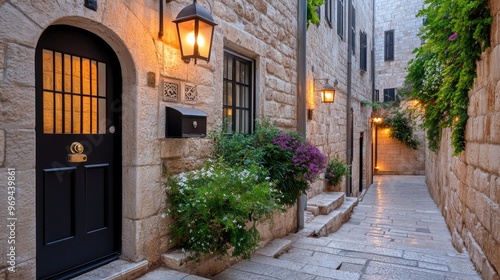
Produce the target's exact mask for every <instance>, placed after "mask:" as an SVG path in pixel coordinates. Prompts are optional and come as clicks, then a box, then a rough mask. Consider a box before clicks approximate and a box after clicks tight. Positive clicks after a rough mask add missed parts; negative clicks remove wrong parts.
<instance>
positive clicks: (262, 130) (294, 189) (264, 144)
mask: <svg viewBox="0 0 500 280" xmlns="http://www.w3.org/2000/svg"><path fill="white" fill-rule="evenodd" d="M213 137H214V139H215V149H214V151H215V152H214V156H215V157H220V158H222V159H223V160H224V161H226V162H228V163H229V164H233V165H243V166H245V165H248V164H256V165H259V166H261V167H262V168H264V169H266V170H268V172H269V176H270V178H271V180H272V181H274V182H276V185H275V188H276V189H278V190H279V191H280V192H281V193H282V194H283V199H281V200H280V201H279V203H280V204H282V205H288V206H290V205H293V204H295V202H296V199H297V197H298V196H299V195H300V194H302V193H305V191H306V190H307V188H308V187H309V183H311V182H313V181H314V180H316V179H317V178H318V175H319V174H320V173H322V172H323V171H324V170H325V167H326V160H327V157H326V156H325V155H324V154H322V153H321V152H320V151H319V150H318V148H317V147H315V146H313V145H312V144H311V143H309V142H307V141H305V140H304V139H303V138H302V137H301V136H300V135H299V134H297V133H292V132H288V133H284V132H281V131H280V130H279V129H278V128H276V127H275V126H273V125H272V124H270V123H268V122H262V123H259V124H258V125H257V129H256V131H255V133H253V134H251V135H241V134H233V135H226V134H224V133H220V134H217V135H214V136H213Z"/></svg>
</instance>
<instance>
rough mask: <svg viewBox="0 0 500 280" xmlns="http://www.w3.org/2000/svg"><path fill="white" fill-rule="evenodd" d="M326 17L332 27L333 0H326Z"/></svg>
mask: <svg viewBox="0 0 500 280" xmlns="http://www.w3.org/2000/svg"><path fill="white" fill-rule="evenodd" d="M325 18H326V22H327V23H328V25H330V27H332V26H333V25H332V0H326V2H325Z"/></svg>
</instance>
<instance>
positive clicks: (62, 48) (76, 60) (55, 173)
mask: <svg viewBox="0 0 500 280" xmlns="http://www.w3.org/2000/svg"><path fill="white" fill-rule="evenodd" d="M35 59H36V64H35V67H36V196H37V198H36V224H37V226H36V230H37V233H36V237H37V242H36V244H37V248H36V249H37V266H36V269H37V278H38V279H49V278H57V279H64V278H69V277H72V276H75V275H78V274H80V273H83V272H85V271H87V270H90V269H92V268H95V267H96V266H99V265H102V264H104V263H107V262H109V261H111V260H113V259H116V258H117V257H118V255H119V253H120V248H121V124H120V115H121V100H120V96H121V74H120V73H121V70H120V65H119V63H118V59H117V57H116V55H115V53H114V52H113V50H112V49H111V48H110V47H109V45H107V44H106V43H105V42H104V41H103V40H102V39H100V38H99V37H97V36H96V35H94V34H92V33H90V32H88V31H85V30H83V29H79V28H75V27H70V26H64V25H55V26H51V27H49V28H47V30H45V32H44V33H43V34H42V36H41V37H40V40H39V42H38V45H37V49H36V57H35Z"/></svg>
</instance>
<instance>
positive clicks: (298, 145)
mask: <svg viewBox="0 0 500 280" xmlns="http://www.w3.org/2000/svg"><path fill="white" fill-rule="evenodd" d="M273 143H274V144H276V145H277V146H278V147H279V148H280V149H281V150H284V151H290V152H291V153H292V163H293V165H294V167H295V169H296V170H297V171H298V172H297V175H298V176H299V178H298V180H302V181H304V182H306V183H307V182H313V181H314V180H316V179H317V178H318V175H319V174H320V173H322V172H323V171H324V170H325V167H326V156H325V155H324V154H322V153H321V152H320V151H319V149H318V148H317V147H316V146H314V145H312V144H311V143H309V142H306V141H303V140H302V139H301V138H300V137H299V136H298V135H295V134H291V133H289V134H285V133H283V132H279V133H278V135H276V136H275V137H274V138H273Z"/></svg>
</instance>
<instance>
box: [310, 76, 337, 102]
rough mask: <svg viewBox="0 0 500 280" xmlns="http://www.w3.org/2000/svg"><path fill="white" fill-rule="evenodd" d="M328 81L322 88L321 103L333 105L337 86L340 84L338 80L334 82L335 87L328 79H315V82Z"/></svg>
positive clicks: (320, 90) (320, 89)
mask: <svg viewBox="0 0 500 280" xmlns="http://www.w3.org/2000/svg"><path fill="white" fill-rule="evenodd" d="M321 80H323V81H326V83H324V84H323V85H322V86H321V87H320V88H319V92H320V94H321V103H333V101H334V100H335V86H336V85H337V84H338V81H337V79H335V80H334V86H332V85H330V83H329V82H328V79H315V80H314V81H315V82H316V81H321Z"/></svg>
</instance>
